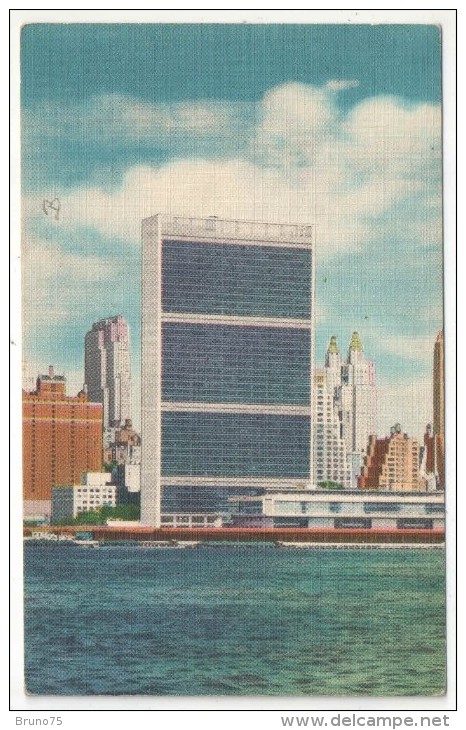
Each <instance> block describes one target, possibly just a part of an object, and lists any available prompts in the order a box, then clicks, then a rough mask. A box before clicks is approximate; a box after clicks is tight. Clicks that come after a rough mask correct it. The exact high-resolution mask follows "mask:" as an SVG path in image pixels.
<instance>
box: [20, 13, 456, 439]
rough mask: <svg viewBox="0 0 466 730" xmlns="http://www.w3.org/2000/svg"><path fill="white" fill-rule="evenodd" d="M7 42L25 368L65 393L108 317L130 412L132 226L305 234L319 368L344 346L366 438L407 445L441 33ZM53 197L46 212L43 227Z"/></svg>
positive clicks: (418, 390)
mask: <svg viewBox="0 0 466 730" xmlns="http://www.w3.org/2000/svg"><path fill="white" fill-rule="evenodd" d="M23 37H24V43H23V59H22V61H23V64H22V73H23V81H24V84H23V87H24V90H25V91H24V95H23V99H22V103H23V115H24V117H23V119H24V125H23V128H24V135H23V144H24V157H23V159H24V174H23V186H24V188H23V189H24V194H25V201H24V212H25V214H24V223H25V225H24V229H25V234H24V243H23V256H24V268H23V301H24V314H23V317H24V352H25V358H26V359H27V360H29V361H31V363H32V364H33V365H35V369H37V370H43V369H44V368H45V367H46V366H47V365H48V364H49V363H50V362H53V363H54V364H55V365H56V367H57V369H58V370H59V371H63V372H66V373H67V376H68V383H69V386H70V388H71V387H73V388H75V386H76V387H80V385H81V384H82V377H83V376H82V366H81V357H82V352H81V351H80V348H81V346H82V345H81V341H82V337H83V335H84V334H85V332H86V331H87V329H88V328H89V326H90V324H91V323H92V322H95V321H97V320H99V319H101V318H102V317H104V316H105V315H106V314H107V313H108V312H119V313H121V314H122V315H123V316H124V317H125V319H127V321H128V322H129V324H130V327H131V331H132V333H133V343H134V356H133V363H134V368H133V371H134V374H135V378H134V381H135V382H134V386H135V398H134V406H135V407H137V404H138V400H139V397H138V388H139V383H138V382H137V381H138V375H139V362H140V322H139V311H140V289H139V284H138V278H139V263H140V244H139V228H140V221H141V220H142V218H143V217H145V216H148V215H154V214H156V213H179V214H180V215H183V214H189V215H200V216H208V215H218V216H220V217H225V218H239V219H249V218H255V219H261V220H266V221H271V222H280V223H287V222H288V223H297V224H302V223H312V224H316V229H317V233H316V256H317V270H316V303H317V332H316V364H319V363H322V362H323V360H324V355H325V349H326V345H327V342H328V338H329V336H330V335H332V334H335V335H336V336H337V338H338V340H339V341H340V342H346V341H347V339H348V335H349V334H350V333H351V332H353V331H354V330H357V331H359V332H360V333H361V336H362V338H363V341H364V343H365V347H366V350H367V352H368V353H370V357H371V358H372V359H374V360H375V361H376V362H377V370H378V387H379V419H378V425H377V431H378V433H387V432H388V430H389V427H390V425H392V424H393V423H394V422H400V423H402V425H403V428H404V429H405V430H406V431H407V432H409V433H411V434H412V435H413V436H416V437H418V438H420V437H421V436H422V434H423V431H424V427H425V423H427V422H431V421H432V397H431V393H432V363H431V359H432V358H431V355H432V342H433V341H434V340H435V337H436V334H437V332H438V331H439V330H441V329H442V279H441V277H442V240H441V158H440V154H441V152H440V36H439V31H438V29H437V28H435V27H433V26H421V25H419V26H412V25H411V26H378V27H372V26H352V27H351V26H338V25H337V26H322V25H319V26H312V25H308V26H281V25H276V26H273V25H264V26H260V25H258V26H247V25H243V26H228V25H226V26H209V25H205V26H196V25H186V26H184V27H180V26H158V25H154V26H144V25H142V26H125V25H120V26H113V27H112V26H105V25H100V26H99V27H98V30H97V29H96V28H92V27H87V29H86V32H85V33H83V31H82V29H80V28H79V27H78V26H74V25H68V26H58V25H55V26H52V25H46V24H45V25H39V26H34V25H30V26H27V27H26V28H25V29H24V31H23ZM140 39H143V40H144V43H141V47H144V48H147V44H149V45H150V47H152V48H153V54H154V55H153V56H151V55H150V54H149V55H147V54H142V53H141V52H140V46H139V40H140ZM285 41H286V42H285ZM180 43H181V47H182V48H183V53H182V54H181V55H180V54H179V53H177V54H175V53H174V48H175V47H176V48H180ZM329 43H330V44H331V45H332V47H335V48H338V49H339V53H338V54H336V55H334V56H332V57H329V56H328V54H326V52H325V49H326V48H328V44H329ZM39 47H40V49H41V53H40V54H38V53H37V49H38V48H39ZM298 47H299V49H300V63H296V60H297V59H296V51H295V50H293V49H295V48H298ZM220 48H222V56H223V55H224V56H225V59H226V62H225V63H224V64H219V65H217V64H215V63H212V58H213V57H215V54H218V52H219V49H220ZM254 48H256V49H257V48H261V49H263V53H261V54H255V53H254V52H253V49H254ZM63 49H66V54H64V53H63ZM84 51H85V53H84ZM83 53H84V56H83V55H82V54H83ZM394 54H396V57H397V64H396V65H395V66H396V68H395V67H394V64H393V62H392V61H393V55H394ZM194 56H195V57H196V59H197V68H196V74H195V79H193V78H192V71H191V62H190V59H191V58H192V57H194ZM52 57H53V58H54V59H56V62H57V63H59V64H60V67H61V68H62V71H63V73H62V74H61V76H60V79H58V80H56V83H54V84H50V83H48V82H46V80H47V78H48V74H49V72H50V71H49V69H50V65H49V64H48V60H47V59H49V58H52ZM97 57H98V58H99V61H100V62H101V65H102V63H103V65H104V66H105V69H106V72H105V74H96V73H95V68H97V65H96V64H95V63H94V62H95V59H96V58H97ZM129 57H131V59H132V63H131V64H129V63H126V62H125V61H124V59H125V58H126V59H128V58H129ZM161 58H163V59H164V64H163V65H161V64H160V59H161ZM83 59H85V60H83ZM303 59H307V62H306V63H302V62H301V61H302V60H303ZM94 67H95V68H94ZM400 67H401V68H403V71H404V72H403V73H401V74H400V73H399V69H400ZM154 69H157V74H155V73H154ZM234 69H239V71H238V76H236V72H235V71H234ZM371 69H372V71H371ZM421 69H422V71H421ZM239 79H241V80H240V81H239ZM245 79H247V82H245ZM381 140H383V144H382V143H381ZM253 181H254V182H253ZM55 198H58V199H59V203H60V210H59V212H58V213H56V214H55V213H54V214H52V209H47V208H46V211H48V212H45V213H44V208H43V203H44V199H45V200H46V201H49V202H50V201H51V202H53V200H54V199H55ZM57 217H58V220H57ZM374 272H376V273H377V286H376V287H375V286H374V284H373V282H374ZM419 282H422V286H419ZM134 421H135V423H136V424H138V421H139V417H138V414H137V412H136V411H135V414H134Z"/></svg>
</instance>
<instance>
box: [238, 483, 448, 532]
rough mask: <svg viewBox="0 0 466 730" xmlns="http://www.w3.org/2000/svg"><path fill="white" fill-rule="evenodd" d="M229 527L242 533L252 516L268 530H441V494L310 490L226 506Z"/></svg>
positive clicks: (443, 506)
mask: <svg viewBox="0 0 466 730" xmlns="http://www.w3.org/2000/svg"><path fill="white" fill-rule="evenodd" d="M230 502H231V515H232V523H233V525H235V526H238V527H241V526H244V527H247V526H249V523H250V522H251V519H252V518H253V517H254V516H257V517H258V518H262V519H265V520H266V521H267V522H268V524H270V523H272V525H273V527H305V528H326V529H332V528H333V529H345V528H354V529H390V530H394V529H398V530H401V529H423V530H443V529H444V527H445V503H444V498H443V495H442V494H433V493H429V494H426V493H421V492H418V493H414V492H411V493H410V494H409V495H408V494H407V493H406V492H401V493H394V492H391V493H389V494H387V493H385V494H383V493H380V492H372V493H369V492H361V491H351V492H350V491H347V490H345V491H340V490H322V491H321V490H315V491H312V492H311V491H309V492H301V493H300V494H297V493H296V492H294V493H287V492H275V493H271V492H269V493H267V494H264V495H263V496H260V497H246V496H237V497H233V498H231V500H230Z"/></svg>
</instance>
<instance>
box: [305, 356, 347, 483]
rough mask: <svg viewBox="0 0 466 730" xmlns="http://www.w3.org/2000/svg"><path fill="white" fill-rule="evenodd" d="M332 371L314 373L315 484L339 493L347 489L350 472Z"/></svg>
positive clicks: (320, 370)
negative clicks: (338, 489)
mask: <svg viewBox="0 0 466 730" xmlns="http://www.w3.org/2000/svg"><path fill="white" fill-rule="evenodd" d="M332 375H333V371H332V369H329V368H325V369H324V368H319V369H318V370H317V369H316V370H315V371H314V390H315V399H316V401H315V402H316V409H315V426H314V431H315V454H314V465H315V466H314V469H315V482H316V486H317V487H319V486H320V485H322V484H323V483H325V482H333V483H334V484H338V485H340V487H342V488H343V489H348V488H349V487H350V486H351V472H350V464H349V460H348V455H347V452H346V444H345V441H344V440H343V438H342V437H341V425H340V419H339V414H338V410H337V406H336V403H335V398H334V387H333V380H332Z"/></svg>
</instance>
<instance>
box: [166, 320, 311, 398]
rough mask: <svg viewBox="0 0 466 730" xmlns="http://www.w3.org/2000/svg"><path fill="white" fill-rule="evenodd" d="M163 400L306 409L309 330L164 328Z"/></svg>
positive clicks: (168, 325)
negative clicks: (303, 406) (291, 405)
mask: <svg viewBox="0 0 466 730" xmlns="http://www.w3.org/2000/svg"><path fill="white" fill-rule="evenodd" d="M162 349H163V375H162V398H163V400H165V401H194V402H199V401H200V402H206V403H251V404H260V403H263V404H294V405H308V404H309V400H310V360H311V342H310V331H309V330H307V329H291V328H286V329H285V328H281V327H243V326H238V325H234V326H232V325H211V324H186V323H172V322H170V323H167V322H166V323H165V324H164V325H163V328H162Z"/></svg>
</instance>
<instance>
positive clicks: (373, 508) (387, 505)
mask: <svg viewBox="0 0 466 730" xmlns="http://www.w3.org/2000/svg"><path fill="white" fill-rule="evenodd" d="M399 511H400V505H399V504H397V503H396V502H364V512H365V513H366V514H367V513H371V512H399Z"/></svg>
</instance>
